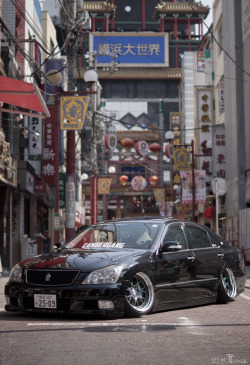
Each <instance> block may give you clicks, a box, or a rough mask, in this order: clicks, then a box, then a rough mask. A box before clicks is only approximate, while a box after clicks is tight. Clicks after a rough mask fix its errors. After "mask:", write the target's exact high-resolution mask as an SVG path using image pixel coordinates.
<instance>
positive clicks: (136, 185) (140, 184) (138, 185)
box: [131, 175, 147, 191]
mask: <svg viewBox="0 0 250 365" xmlns="http://www.w3.org/2000/svg"><path fill="white" fill-rule="evenodd" d="M131 186H132V188H133V189H134V190H135V191H142V190H144V189H145V188H146V186H147V181H146V179H145V178H144V177H143V176H140V175H139V176H135V177H134V178H133V179H132V181H131Z"/></svg>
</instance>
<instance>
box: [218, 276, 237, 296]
mask: <svg viewBox="0 0 250 365" xmlns="http://www.w3.org/2000/svg"><path fill="white" fill-rule="evenodd" d="M221 283H222V286H223V288H224V291H225V293H226V294H227V296H228V297H229V298H235V297H236V293H237V287H236V281H235V277H234V274H233V272H232V270H230V269H225V270H224V271H223V273H222V275H221Z"/></svg>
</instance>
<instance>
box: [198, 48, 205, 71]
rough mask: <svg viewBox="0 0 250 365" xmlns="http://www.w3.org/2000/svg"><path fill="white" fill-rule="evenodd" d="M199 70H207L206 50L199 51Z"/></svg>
mask: <svg viewBox="0 0 250 365" xmlns="http://www.w3.org/2000/svg"><path fill="white" fill-rule="evenodd" d="M197 72H205V52H197Z"/></svg>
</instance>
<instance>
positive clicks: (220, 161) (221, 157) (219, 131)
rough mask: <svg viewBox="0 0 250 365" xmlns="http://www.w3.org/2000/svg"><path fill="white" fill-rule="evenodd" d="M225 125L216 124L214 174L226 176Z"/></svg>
mask: <svg viewBox="0 0 250 365" xmlns="http://www.w3.org/2000/svg"><path fill="white" fill-rule="evenodd" d="M225 137H226V136H225V126H224V125H216V126H215V127H214V129H213V140H214V147H213V155H214V160H213V162H214V166H213V170H214V176H216V177H221V178H223V179H225V178H226V158H225V156H226V138H225Z"/></svg>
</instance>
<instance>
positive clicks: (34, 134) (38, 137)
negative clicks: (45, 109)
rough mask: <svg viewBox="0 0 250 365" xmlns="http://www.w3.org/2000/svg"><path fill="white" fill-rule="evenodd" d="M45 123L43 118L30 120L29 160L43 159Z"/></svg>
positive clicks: (31, 118)
mask: <svg viewBox="0 0 250 365" xmlns="http://www.w3.org/2000/svg"><path fill="white" fill-rule="evenodd" d="M42 136H43V123H42V118H38V117H30V118H29V160H41V159H42V147H43V140H42Z"/></svg>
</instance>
